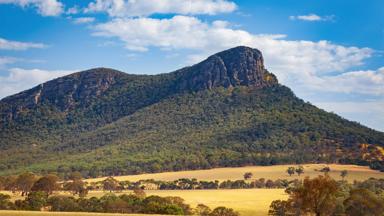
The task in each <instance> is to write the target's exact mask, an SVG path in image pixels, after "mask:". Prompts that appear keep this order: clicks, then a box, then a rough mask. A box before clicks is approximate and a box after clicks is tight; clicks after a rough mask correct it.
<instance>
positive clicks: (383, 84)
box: [312, 67, 384, 96]
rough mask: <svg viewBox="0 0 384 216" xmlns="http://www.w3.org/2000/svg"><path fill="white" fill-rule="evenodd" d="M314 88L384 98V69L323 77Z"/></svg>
mask: <svg viewBox="0 0 384 216" xmlns="http://www.w3.org/2000/svg"><path fill="white" fill-rule="evenodd" d="M313 84H314V85H313V86H312V87H314V88H317V90H318V91H333V92H342V93H354V92H357V93H360V94H368V95H382V96H384V67H382V68H379V69H377V70H365V71H364V70H362V71H351V72H345V73H341V74H339V75H335V76H323V77H320V78H319V79H318V82H315V83H313Z"/></svg>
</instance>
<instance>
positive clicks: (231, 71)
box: [0, 47, 384, 177]
mask: <svg viewBox="0 0 384 216" xmlns="http://www.w3.org/2000/svg"><path fill="white" fill-rule="evenodd" d="M362 144H366V145H363V146H364V149H363V150H362V148H361V146H362ZM378 146H384V133H381V132H377V131H374V130H372V129H369V128H367V127H364V126H362V125H360V124H358V123H355V122H350V121H347V120H345V119H343V118H341V117H339V116H337V115H335V114H332V113H328V112H325V111H323V110H321V109H318V108H316V107H315V106H313V105H311V104H309V103H305V102H304V101H302V100H301V99H299V98H297V97H296V96H295V95H294V94H293V93H292V91H291V90H290V89H289V88H287V87H285V86H282V85H280V84H278V82H277V80H276V78H275V76H274V75H273V74H271V73H269V72H268V71H267V70H265V69H264V66H263V59H262V56H261V53H260V52H259V51H258V50H255V49H250V48H247V47H237V48H233V49H230V50H227V51H224V52H221V53H218V54H216V55H213V56H211V57H209V58H208V59H207V60H205V61H203V62H202V63H199V64H196V65H194V66H191V67H186V68H183V69H181V70H178V71H175V72H172V73H168V74H161V75H153V76H149V75H128V74H125V73H122V72H118V71H115V70H111V69H106V68H98V69H92V70H88V71H84V72H79V73H75V74H72V75H69V76H65V77H62V78H58V79H55V80H52V81H49V82H47V83H44V84H41V85H39V86H37V87H35V88H33V89H30V90H27V91H24V92H21V93H19V94H16V95H13V96H10V97H7V98H4V99H2V100H1V101H0V173H1V174H11V173H17V172H20V171H21V170H22V169H23V170H25V169H27V170H30V171H34V172H40V173H45V172H52V171H55V172H58V173H59V174H60V175H69V173H70V172H72V171H80V172H81V173H82V174H83V175H84V176H87V177H96V176H101V175H123V174H132V173H142V172H159V171H166V170H187V169H201V168H211V167H223V166H243V165H252V164H254V165H271V164H284V163H304V162H341V163H358V164H372V167H374V168H376V169H382V167H384V166H383V162H382V159H383V157H382V155H381V154H378V153H377V152H379V153H380V151H379V150H380V149H378V148H377V147H378Z"/></svg>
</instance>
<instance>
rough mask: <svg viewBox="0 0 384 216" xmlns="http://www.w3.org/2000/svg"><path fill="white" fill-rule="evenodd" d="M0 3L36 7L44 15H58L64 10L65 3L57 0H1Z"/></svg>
mask: <svg viewBox="0 0 384 216" xmlns="http://www.w3.org/2000/svg"><path fill="white" fill-rule="evenodd" d="M0 4H15V5H19V6H21V7H27V6H32V7H35V8H36V9H37V11H38V13H39V14H41V15H42V16H58V15H60V14H61V13H62V12H63V10H64V5H63V3H61V2H60V1H57V0H0Z"/></svg>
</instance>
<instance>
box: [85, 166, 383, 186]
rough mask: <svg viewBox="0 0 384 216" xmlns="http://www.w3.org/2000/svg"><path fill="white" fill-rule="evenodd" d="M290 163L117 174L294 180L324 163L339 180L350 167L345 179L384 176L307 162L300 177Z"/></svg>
mask: <svg viewBox="0 0 384 216" xmlns="http://www.w3.org/2000/svg"><path fill="white" fill-rule="evenodd" d="M290 166H295V167H296V166H297V165H275V166H247V167H229V168H215V169H209V170H192V171H178V172H163V173H152V174H140V175H128V176H116V177H115V178H116V179H117V180H119V181H124V180H128V181H138V180H143V179H155V180H164V181H173V180H177V179H180V178H196V179H197V180H211V181H213V180H219V181H224V180H239V179H243V175H244V173H245V172H252V174H253V179H259V178H265V179H272V180H276V179H288V180H293V179H297V178H299V179H300V178H304V177H305V176H309V177H316V176H318V175H321V174H322V173H321V172H319V170H320V169H321V168H323V167H325V166H329V167H330V168H331V172H330V173H329V174H330V176H331V177H332V178H334V179H336V180H340V179H341V177H340V172H341V171H342V170H347V171H348V175H347V177H346V180H348V181H349V182H353V181H354V180H365V179H368V178H371V177H373V178H384V173H382V172H379V171H376V170H371V169H369V167H366V166H357V165H341V164H304V165H303V166H304V174H303V175H301V176H297V175H292V176H289V175H288V174H287V173H286V170H287V168H288V167H290ZM103 179H105V178H95V179H88V180H87V181H88V182H95V181H101V180H103Z"/></svg>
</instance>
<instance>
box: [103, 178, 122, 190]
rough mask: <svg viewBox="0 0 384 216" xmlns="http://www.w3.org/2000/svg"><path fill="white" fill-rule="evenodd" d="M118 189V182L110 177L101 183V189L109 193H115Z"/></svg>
mask: <svg viewBox="0 0 384 216" xmlns="http://www.w3.org/2000/svg"><path fill="white" fill-rule="evenodd" d="M118 188H119V181H117V180H116V179H115V178H113V177H112V176H110V177H108V178H107V179H105V180H104V181H103V189H104V190H106V191H109V192H112V191H116V190H118Z"/></svg>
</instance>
